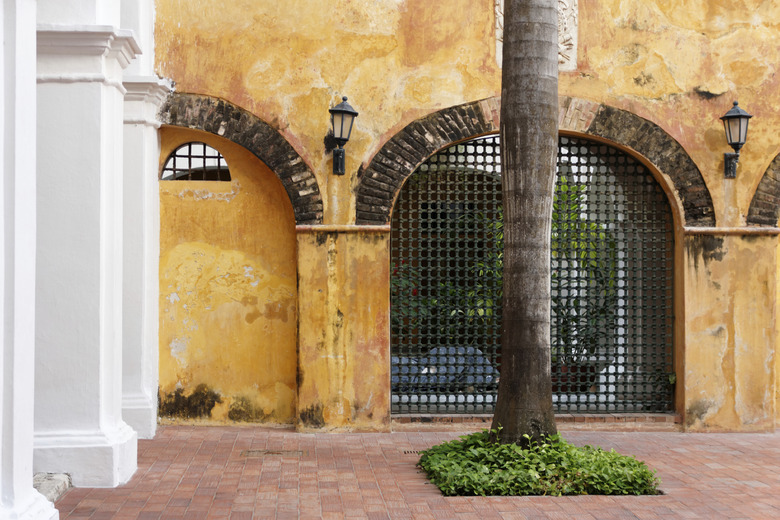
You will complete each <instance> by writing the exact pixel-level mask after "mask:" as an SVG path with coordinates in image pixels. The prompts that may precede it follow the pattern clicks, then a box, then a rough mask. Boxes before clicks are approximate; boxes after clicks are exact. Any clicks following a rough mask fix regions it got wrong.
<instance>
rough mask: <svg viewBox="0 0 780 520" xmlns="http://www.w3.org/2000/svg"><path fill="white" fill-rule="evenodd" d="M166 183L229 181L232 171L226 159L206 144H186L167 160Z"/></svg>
mask: <svg viewBox="0 0 780 520" xmlns="http://www.w3.org/2000/svg"><path fill="white" fill-rule="evenodd" d="M160 179H161V180H164V181H173V180H177V181H229V180H230V169H229V168H228V165H227V162H226V161H225V158H224V157H222V154H221V153H219V152H218V151H217V150H215V149H214V148H212V147H211V146H209V145H207V144H206V143H200V142H192V143H185V144H183V145H181V146H180V147H178V148H177V149H176V150H174V151H173V153H171V155H169V156H168V158H167V159H166V160H165V166H164V167H163V170H162V174H161V176H160Z"/></svg>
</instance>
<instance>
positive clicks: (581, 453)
mask: <svg viewBox="0 0 780 520" xmlns="http://www.w3.org/2000/svg"><path fill="white" fill-rule="evenodd" d="M418 466H419V467H420V468H422V470H423V471H425V473H426V474H427V475H428V478H429V479H430V480H431V482H433V483H434V484H435V485H436V486H437V487H438V488H439V489H440V490H441V492H442V493H443V494H445V495H449V496H454V495H461V496H462V495H481V496H490V495H657V494H660V491H659V490H658V485H659V484H660V482H659V480H658V478H657V477H656V476H655V471H653V470H651V469H650V468H648V467H647V465H646V464H645V463H644V462H641V461H638V460H636V459H635V458H634V457H631V456H626V455H620V454H619V453H616V452H615V451H614V450H610V451H604V450H603V449H601V448H598V447H592V446H583V447H577V446H575V445H573V444H570V443H568V442H566V441H565V440H563V438H561V436H560V435H554V436H551V437H549V438H548V439H547V440H546V441H545V442H543V443H531V445H530V446H529V447H528V448H526V449H523V448H521V447H520V446H518V445H517V444H500V443H497V442H491V441H490V438H489V432H488V431H487V430H484V431H481V432H477V433H473V434H470V435H465V436H463V437H461V438H460V440H454V441H450V442H446V443H443V444H439V445H437V446H434V447H432V448H430V449H428V450H425V451H423V452H422V455H421V457H420V461H419V462H418Z"/></svg>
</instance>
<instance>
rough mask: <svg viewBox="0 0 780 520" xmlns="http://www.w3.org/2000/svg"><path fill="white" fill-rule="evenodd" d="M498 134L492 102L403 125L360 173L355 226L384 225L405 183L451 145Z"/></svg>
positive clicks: (479, 102)
mask: <svg viewBox="0 0 780 520" xmlns="http://www.w3.org/2000/svg"><path fill="white" fill-rule="evenodd" d="M496 131H498V116H497V105H496V104H495V99H491V100H483V101H476V102H473V103H467V104H464V105H459V106H455V107H450V108H445V109H443V110H439V111H438V112H435V113H433V114H429V115H427V116H425V117H422V118H420V119H418V120H416V121H413V122H411V123H409V124H408V125H406V127H404V129H403V130H401V131H400V132H398V133H397V134H396V135H394V136H393V137H392V138H391V139H390V140H389V141H388V142H387V143H385V145H384V146H383V147H382V148H381V149H380V150H379V151H378V152H377V153H376V155H374V157H373V159H372V160H371V162H370V163H369V164H368V167H366V168H365V169H364V170H361V171H360V172H359V177H360V180H359V184H358V188H357V214H356V219H355V221H356V223H357V224H359V225H360V224H387V223H389V222H390V213H391V211H392V207H393V201H394V200H395V197H396V195H397V194H398V192H399V191H400V189H401V186H403V183H404V181H406V179H407V178H408V177H409V176H410V175H411V174H412V172H414V170H415V169H417V167H418V166H419V165H420V164H422V162H423V161H425V159H427V158H428V157H430V156H431V155H433V154H434V153H436V152H437V151H439V150H441V149H442V148H445V147H447V146H449V145H451V144H452V143H456V142H458V141H463V140H466V139H470V138H471V137H474V136H477V135H482V134H487V133H491V132H496Z"/></svg>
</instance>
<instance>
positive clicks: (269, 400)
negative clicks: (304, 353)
mask: <svg viewBox="0 0 780 520" xmlns="http://www.w3.org/2000/svg"><path fill="white" fill-rule="evenodd" d="M161 134H162V154H161V159H162V161H164V159H165V158H166V157H167V156H168V155H169V154H170V153H171V152H172V151H173V150H174V149H176V148H177V147H178V146H179V145H181V144H183V143H186V142H189V141H202V142H205V143H207V144H209V145H211V146H212V147H214V148H216V149H217V150H218V151H219V152H220V153H222V155H223V156H224V157H225V160H226V161H227V163H228V167H229V168H230V174H231V179H232V180H231V181H230V182H214V181H160V208H161V209H160V212H161V215H160V217H161V218H160V222H161V229H160V392H161V396H162V398H163V409H164V408H165V403H172V401H173V399H174V398H175V393H176V391H177V389H178V390H179V393H180V396H179V402H178V403H177V404H176V405H172V404H171V405H170V406H172V407H173V413H175V414H176V415H177V416H178V417H179V418H182V417H189V418H193V416H194V415H197V410H196V408H197V407H198V404H199V403H200V402H201V401H208V400H209V396H211V399H212V403H211V404H214V403H213V401H214V399H216V398H217V396H215V395H214V394H210V393H209V392H214V393H216V394H217V395H218V396H219V399H221V403H215V406H214V408H213V410H211V414H210V418H211V419H213V420H223V419H228V418H230V419H235V420H249V421H265V422H281V423H289V422H292V420H293V417H294V414H295V396H296V363H297V358H296V326H297V314H296V294H297V291H296V240H295V222H294V218H293V211H292V206H291V204H290V201H289V198H288V197H287V193H286V192H285V190H284V188H283V187H282V185H281V182H280V181H279V179H278V178H277V177H276V176H275V175H274V174H273V173H272V172H271V171H270V170H269V169H268V168H267V167H266V166H265V165H264V164H263V163H262V162H261V161H260V160H258V159H257V158H256V157H255V156H254V155H252V154H251V153H249V152H248V151H247V150H245V149H244V148H242V147H241V146H238V145H236V144H233V143H231V142H229V141H226V140H224V139H222V138H220V137H216V136H214V135H210V134H207V133H205V132H197V131H193V130H184V129H176V128H163V129H162V130H161ZM161 164H162V162H161ZM199 385H205V387H204V386H201V387H200V388H198V387H199ZM193 392H195V395H196V397H191V396H192V394H193ZM187 397H190V399H189V401H187V400H186V398H187ZM182 398H183V399H184V400H183V399H182ZM198 398H200V400H201V401H198ZM208 406H209V405H206V408H208ZM200 411H201V412H203V408H201V410H200ZM201 418H203V419H208V418H209V417H208V415H205V416H201Z"/></svg>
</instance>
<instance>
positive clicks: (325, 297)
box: [298, 226, 390, 430]
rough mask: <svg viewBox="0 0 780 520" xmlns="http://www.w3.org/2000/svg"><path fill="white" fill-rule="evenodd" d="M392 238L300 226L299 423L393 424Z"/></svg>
mask: <svg viewBox="0 0 780 520" xmlns="http://www.w3.org/2000/svg"><path fill="white" fill-rule="evenodd" d="M389 243H390V233H389V229H373V230H371V229H356V228H355V227H346V226H344V227H333V226H331V227H328V228H325V229H323V228H322V227H301V228H299V233H298V251H299V256H298V258H299V260H298V283H299V288H300V294H301V295H304V294H305V295H307V297H306V298H303V297H302V298H301V299H300V301H299V303H298V305H299V310H300V323H299V334H300V339H299V352H300V354H299V356H300V368H299V390H298V409H299V413H298V416H299V424H298V427H299V429H302V430H307V429H319V428H326V429H334V430H338V429H350V430H361V429H368V430H382V429H387V428H389V426H390V348H389V345H390V336H389V333H390V326H389V319H390V297H389V292H388V290H387V289H384V290H383V288H384V287H386V286H387V280H388V279H389V276H390V273H389V265H390V255H389Z"/></svg>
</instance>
